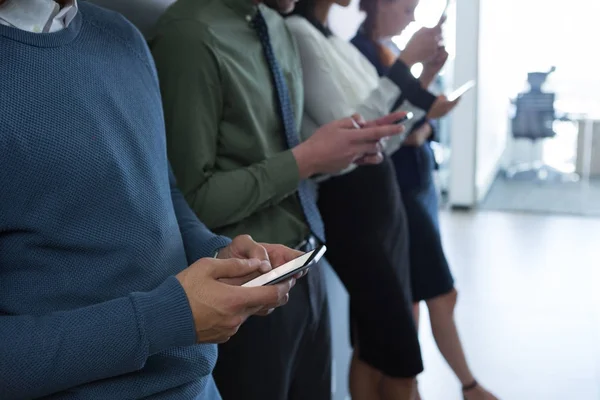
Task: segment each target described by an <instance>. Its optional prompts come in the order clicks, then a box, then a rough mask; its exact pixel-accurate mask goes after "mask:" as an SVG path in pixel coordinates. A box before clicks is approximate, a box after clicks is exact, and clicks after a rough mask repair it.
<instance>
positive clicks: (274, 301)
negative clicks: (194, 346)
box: [177, 258, 296, 343]
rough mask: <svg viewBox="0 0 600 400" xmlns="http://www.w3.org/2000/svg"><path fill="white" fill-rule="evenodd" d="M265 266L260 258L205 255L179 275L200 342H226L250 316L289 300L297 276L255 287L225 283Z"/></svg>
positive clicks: (197, 338)
mask: <svg viewBox="0 0 600 400" xmlns="http://www.w3.org/2000/svg"><path fill="white" fill-rule="evenodd" d="M261 265H263V263H262V261H261V260H258V259H248V260H241V259H235V258H231V259H227V260H220V259H215V258H203V259H201V260H199V261H197V262H195V263H194V264H193V265H191V266H190V267H188V268H187V269H185V270H183V271H181V272H180V273H179V274H177V279H178V280H179V282H180V284H181V286H182V287H183V290H184V291H185V293H186V295H187V298H188V301H189V303H190V308H191V309H192V315H193V317H194V324H195V329H196V340H197V342H198V343H224V342H226V341H227V340H229V338H230V337H231V336H233V335H235V334H236V333H237V331H238V329H239V328H240V326H241V325H242V324H243V323H244V321H245V320H246V319H247V318H248V317H249V316H251V315H253V314H256V313H258V312H261V311H263V310H271V309H274V308H276V307H279V306H282V305H284V304H285V303H287V301H288V299H289V291H290V290H291V288H292V287H293V286H294V284H295V283H296V280H295V279H294V278H292V279H290V280H287V281H285V282H282V283H279V284H277V285H270V286H260V287H252V288H246V287H240V286H234V285H229V284H227V283H225V282H224V280H227V279H239V278H241V277H245V276H248V275H252V274H253V273H256V272H258V271H259V269H260V268H261Z"/></svg>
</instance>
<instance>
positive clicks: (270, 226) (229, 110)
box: [152, 0, 309, 246]
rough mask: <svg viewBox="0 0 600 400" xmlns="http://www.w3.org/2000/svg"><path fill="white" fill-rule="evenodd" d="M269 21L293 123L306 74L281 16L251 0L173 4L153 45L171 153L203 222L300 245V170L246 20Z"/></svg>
mask: <svg viewBox="0 0 600 400" xmlns="http://www.w3.org/2000/svg"><path fill="white" fill-rule="evenodd" d="M257 9H260V11H261V12H262V13H263V15H264V17H265V20H266V22H267V25H268V27H269V31H270V35H271V41H272V45H273V49H274V52H275V54H276V56H277V59H278V61H279V63H280V65H281V68H282V70H283V73H284V75H285V77H286V80H287V84H288V88H289V90H290V96H291V99H292V103H293V106H294V111H295V115H296V120H297V125H298V129H299V128H300V121H301V116H302V112H303V109H302V107H303V92H302V71H301V64H300V60H299V58H298V52H297V51H296V47H295V43H294V41H293V38H292V36H291V35H290V33H289V32H288V29H287V27H286V25H285V23H284V21H283V19H282V18H281V17H280V16H279V15H278V14H277V13H276V12H274V11H273V10H271V9H269V8H267V7H266V6H263V5H259V6H256V5H255V4H254V3H253V1H252V0H203V1H199V0H179V1H178V2H176V3H175V4H174V5H173V6H172V7H171V8H170V9H169V10H168V11H167V12H166V14H165V15H164V16H163V17H162V18H161V20H160V21H159V24H158V30H157V36H156V37H155V38H154V40H153V42H152V51H153V54H154V57H155V60H156V65H157V68H158V73H159V78H160V83H161V90H162V94H163V101H164V109H165V119H166V124H167V148H168V154H169V159H170V162H171V165H172V167H173V170H174V172H175V175H176V176H177V179H178V184H179V186H180V188H181V190H182V192H183V193H184V195H185V197H186V199H187V201H188V202H189V204H190V205H191V207H192V209H193V210H194V211H195V212H196V214H197V215H198V217H199V218H200V220H202V222H204V223H205V224H206V225H207V226H208V227H209V228H211V229H213V230H214V231H216V232H218V233H220V234H223V235H227V236H236V235H238V234H246V233H247V234H250V235H252V236H253V237H254V238H255V240H257V241H264V242H272V243H283V244H285V245H288V246H293V245H296V244H298V243H299V242H300V241H302V240H303V239H304V238H306V236H307V234H308V232H309V230H308V227H307V223H306V220H305V218H304V214H303V212H302V209H301V206H300V202H299V200H298V198H297V196H296V195H295V191H296V190H297V187H298V183H299V175H298V166H297V164H296V160H295V158H294V156H293V154H292V152H291V151H290V150H288V149H287V145H286V140H285V134H284V131H283V125H282V121H281V118H280V116H279V113H278V102H277V94H276V91H275V87H274V85H273V83H272V82H273V81H272V77H271V73H270V70H269V66H268V64H267V61H266V59H265V57H264V53H263V48H262V45H261V43H260V41H259V39H258V35H257V34H256V31H255V30H254V28H253V27H252V25H251V24H250V21H251V20H252V18H253V17H254V15H255V13H256V12H257Z"/></svg>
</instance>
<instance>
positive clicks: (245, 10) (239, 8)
mask: <svg viewBox="0 0 600 400" xmlns="http://www.w3.org/2000/svg"><path fill="white" fill-rule="evenodd" d="M220 1H222V2H223V3H224V4H225V5H226V6H227V7H229V8H230V9H232V10H233V11H234V12H235V13H236V14H238V15H240V16H242V17H244V18H245V19H246V20H247V21H250V20H252V18H254V16H255V15H256V12H257V11H258V8H259V5H260V4H262V1H261V2H260V3H259V4H257V3H255V2H254V1H253V0H220Z"/></svg>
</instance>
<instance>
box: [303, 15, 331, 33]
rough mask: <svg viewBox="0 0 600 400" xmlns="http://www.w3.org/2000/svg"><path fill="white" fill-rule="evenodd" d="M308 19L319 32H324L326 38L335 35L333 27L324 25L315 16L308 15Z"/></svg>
mask: <svg viewBox="0 0 600 400" xmlns="http://www.w3.org/2000/svg"><path fill="white" fill-rule="evenodd" d="M306 20H307V21H308V22H310V23H311V24H312V26H314V27H315V28H317V30H318V31H319V32H321V33H322V34H323V36H325V37H326V38H328V37H331V36H333V32H331V29H329V28H328V27H326V26H325V25H323V24H322V23H321V22H320V21H319V20H317V19H316V18H314V17H306Z"/></svg>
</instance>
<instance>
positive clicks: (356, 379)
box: [350, 351, 383, 400]
mask: <svg viewBox="0 0 600 400" xmlns="http://www.w3.org/2000/svg"><path fill="white" fill-rule="evenodd" d="M356 353H357V352H356V351H355V352H354V354H353V355H352V361H351V362H350V395H351V396H352V400H382V397H381V395H380V393H379V386H380V385H381V380H382V379H383V374H382V373H381V372H379V371H378V370H376V369H375V368H373V367H371V366H370V365H368V364H367V363H365V362H363V361H361V360H360V359H359V358H358V356H357V354H356Z"/></svg>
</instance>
